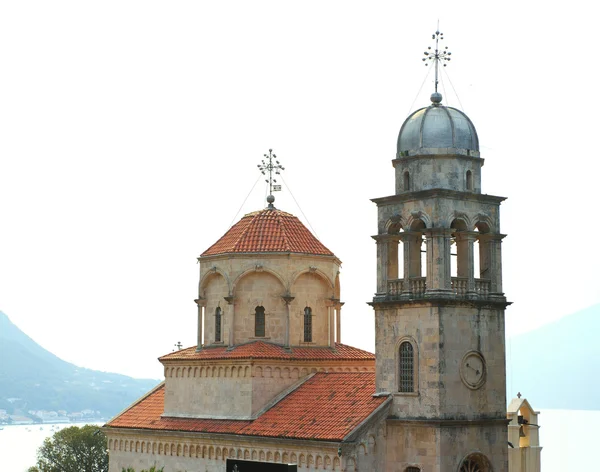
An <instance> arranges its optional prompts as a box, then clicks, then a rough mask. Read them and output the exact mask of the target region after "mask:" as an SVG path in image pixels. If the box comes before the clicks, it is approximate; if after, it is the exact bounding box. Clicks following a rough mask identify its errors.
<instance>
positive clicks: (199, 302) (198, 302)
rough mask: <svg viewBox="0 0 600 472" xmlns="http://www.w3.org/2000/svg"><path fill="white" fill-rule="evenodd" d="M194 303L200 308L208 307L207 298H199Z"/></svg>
mask: <svg viewBox="0 0 600 472" xmlns="http://www.w3.org/2000/svg"><path fill="white" fill-rule="evenodd" d="M194 302H195V303H196V305H198V306H206V298H204V297H198V298H196V299H195V300H194Z"/></svg>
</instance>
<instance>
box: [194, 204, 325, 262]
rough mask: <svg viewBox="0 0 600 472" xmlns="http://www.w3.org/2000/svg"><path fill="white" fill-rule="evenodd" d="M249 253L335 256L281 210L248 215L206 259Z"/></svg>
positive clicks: (224, 236)
mask: <svg viewBox="0 0 600 472" xmlns="http://www.w3.org/2000/svg"><path fill="white" fill-rule="evenodd" d="M247 252H295V253H302V254H318V255H325V256H333V253H332V252H331V251H330V250H329V249H327V248H326V247H325V246H324V245H323V244H322V243H321V242H320V241H319V240H318V239H317V238H316V237H315V236H314V235H313V234H312V233H311V232H310V231H309V230H308V229H307V228H306V226H304V225H303V224H302V222H301V221H300V220H299V219H298V218H297V217H295V216H294V215H291V214H290V213H286V212H284V211H280V210H274V209H265V210H261V211H255V212H253V213H248V214H247V215H245V216H244V217H243V218H242V219H241V220H240V221H238V222H237V223H236V224H235V225H233V226H232V227H231V228H230V229H229V231H227V232H226V233H225V234H224V235H223V236H222V237H221V239H219V240H218V241H217V242H216V243H214V244H213V245H212V246H211V247H209V248H208V249H207V250H206V251H204V252H203V253H202V254H201V255H200V257H202V256H214V255H217V254H230V253H247Z"/></svg>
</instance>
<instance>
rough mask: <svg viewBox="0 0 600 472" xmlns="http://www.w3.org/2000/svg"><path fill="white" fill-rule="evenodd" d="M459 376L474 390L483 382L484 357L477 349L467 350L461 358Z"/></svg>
mask: <svg viewBox="0 0 600 472" xmlns="http://www.w3.org/2000/svg"><path fill="white" fill-rule="evenodd" d="M460 377H461V379H462V381H463V382H464V384H465V385H466V386H467V387H469V388H471V389H473V390H475V389H477V388H479V387H481V386H482V385H483V384H484V383H485V359H484V358H483V356H482V355H481V354H480V353H479V352H477V351H469V352H467V353H466V354H465V355H464V357H463V358H462V361H461V364H460Z"/></svg>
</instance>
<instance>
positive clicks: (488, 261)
mask: <svg viewBox="0 0 600 472" xmlns="http://www.w3.org/2000/svg"><path fill="white" fill-rule="evenodd" d="M505 237H506V235H505V234H490V233H483V234H480V235H479V246H480V256H479V260H480V265H481V267H482V268H485V269H487V271H486V274H485V275H486V277H485V278H486V279H488V280H489V281H490V294H493V295H495V296H503V295H504V293H503V292H502V240H503V239H504V238H505ZM482 272H483V270H482Z"/></svg>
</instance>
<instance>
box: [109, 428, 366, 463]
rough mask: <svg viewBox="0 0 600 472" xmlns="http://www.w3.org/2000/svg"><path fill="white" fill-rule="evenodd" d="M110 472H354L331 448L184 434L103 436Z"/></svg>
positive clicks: (289, 442) (118, 434)
mask: <svg viewBox="0 0 600 472" xmlns="http://www.w3.org/2000/svg"><path fill="white" fill-rule="evenodd" d="M107 434H108V450H109V455H110V468H109V472H121V470H122V469H123V468H127V467H133V468H134V469H135V470H136V471H140V470H142V469H148V468H149V467H151V466H153V465H156V466H157V467H163V466H164V468H165V469H164V472H184V471H185V472H223V471H224V470H225V462H226V460H227V458H237V459H244V460H254V461H263V462H276V463H297V464H298V470H302V471H316V470H338V471H341V470H358V469H356V468H355V460H354V459H353V460H351V461H348V462H349V463H350V464H351V465H350V467H346V464H345V458H344V457H341V458H340V457H338V454H337V447H338V445H337V444H336V443H318V442H310V441H305V442H301V441H278V442H274V441H269V440H265V439H255V440H253V439H252V438H239V437H238V438H235V442H233V438H232V439H226V438H216V437H215V438H209V437H206V436H205V437H202V438H194V437H191V436H186V435H183V434H179V435H168V434H163V435H158V434H154V435H151V436H143V435H140V434H134V433H121V432H117V431H114V430H113V431H111V430H108V431H107Z"/></svg>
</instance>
